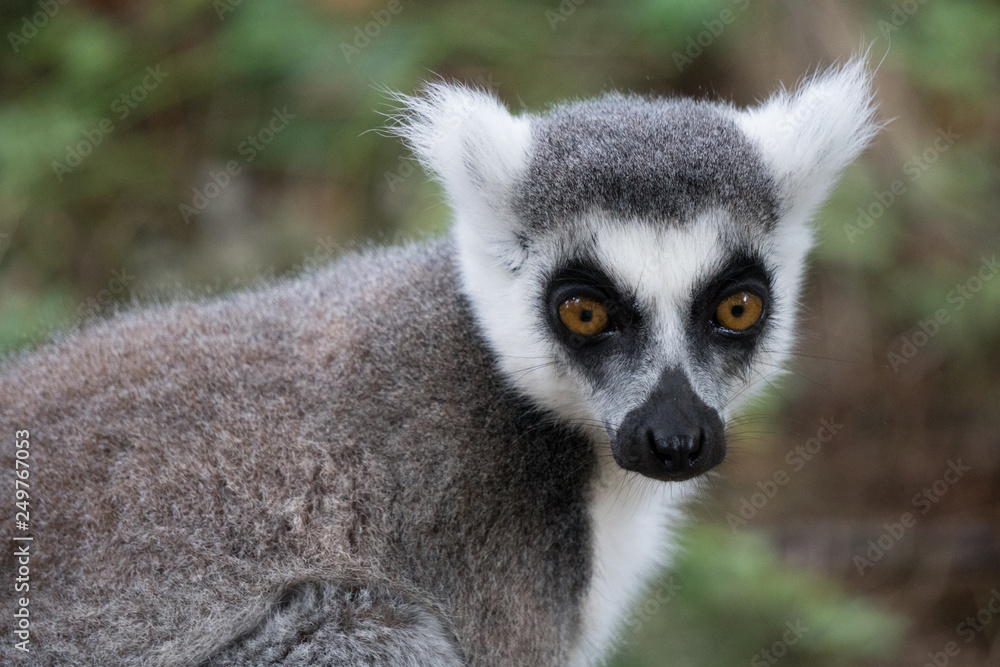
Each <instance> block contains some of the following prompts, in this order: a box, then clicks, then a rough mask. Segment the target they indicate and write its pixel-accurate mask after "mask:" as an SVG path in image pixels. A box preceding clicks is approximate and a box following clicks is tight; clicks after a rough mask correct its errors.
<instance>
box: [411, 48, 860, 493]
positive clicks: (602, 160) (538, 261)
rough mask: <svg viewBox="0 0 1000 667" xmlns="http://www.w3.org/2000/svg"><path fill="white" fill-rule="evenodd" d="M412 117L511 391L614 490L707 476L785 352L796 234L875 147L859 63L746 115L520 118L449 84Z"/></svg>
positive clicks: (643, 107) (581, 110)
mask: <svg viewBox="0 0 1000 667" xmlns="http://www.w3.org/2000/svg"><path fill="white" fill-rule="evenodd" d="M405 103H406V106H407V113H406V114H405V115H404V117H403V119H402V123H401V124H400V126H399V128H398V131H399V133H400V134H402V135H403V136H404V137H405V138H406V139H407V141H408V142H409V143H410V145H411V146H412V148H413V149H414V151H415V152H416V154H417V155H418V157H419V158H420V159H421V161H422V162H423V163H424V164H425V166H427V167H428V168H429V169H430V170H432V171H433V172H434V173H435V174H436V175H437V176H438V178H439V179H440V180H441V182H442V183H443V185H444V188H445V190H446V192H447V195H448V198H449V200H450V202H451V205H452V207H453V208H454V213H455V224H454V229H453V233H454V239H455V245H456V248H457V252H458V255H459V261H460V266H461V271H462V279H463V289H464V292H465V294H466V296H467V297H468V299H469V301H470V302H471V305H472V307H473V310H474V312H475V315H476V317H477V319H478V322H479V325H480V326H481V329H482V333H483V335H484V337H485V339H486V340H487V341H488V344H489V345H490V347H491V348H492V350H493V352H494V353H495V354H496V357H497V359H498V363H499V365H500V368H501V370H502V372H503V373H504V374H505V376H506V377H507V378H508V379H509V380H510V382H511V383H513V385H514V386H516V387H517V388H518V389H520V390H521V391H522V392H524V393H526V394H527V395H528V396H530V397H531V398H532V399H534V401H535V402H537V403H538V404H539V405H540V406H542V407H544V408H546V409H548V410H551V411H552V412H554V413H555V414H556V415H557V416H558V417H559V418H561V419H564V420H566V421H567V422H570V423H572V424H575V425H577V426H580V427H581V428H583V429H585V430H586V431H588V432H589V433H590V434H591V435H592V437H594V439H595V442H596V444H597V446H599V447H600V446H603V447H608V446H610V449H611V452H612V454H613V456H614V460H615V461H616V462H617V464H618V465H619V466H621V467H622V468H624V469H625V470H629V471H634V472H638V473H641V474H643V475H646V476H648V477H652V478H655V479H660V480H670V481H680V480H686V479H690V478H692V477H695V476H697V475H699V474H701V473H704V472H706V471H707V470H709V469H711V468H713V467H714V466H716V465H717V464H718V463H720V462H721V461H722V460H723V458H724V456H725V449H726V446H725V435H724V426H725V424H726V421H727V419H728V417H729V416H730V415H731V414H732V413H733V412H734V411H735V410H736V409H737V408H738V407H739V406H740V405H741V404H742V403H743V402H744V401H745V400H746V399H747V398H748V397H750V396H751V395H752V394H753V393H754V391H755V390H756V389H757V388H759V386H760V385H762V384H763V383H764V382H766V380H767V379H768V378H769V377H770V376H772V375H774V374H775V373H776V372H777V371H779V369H780V368H781V366H782V363H783V362H784V360H785V358H786V356H787V355H788V353H789V351H790V349H791V347H792V344H793V325H794V319H795V309H796V305H797V300H798V297H799V289H800V282H801V278H802V273H803V265H804V261H805V258H806V254H807V252H808V250H809V248H810V245H811V241H812V234H811V229H810V226H809V219H810V217H811V216H812V214H813V213H814V211H815V210H816V208H817V207H818V206H819V205H820V204H821V203H822V201H823V199H824V198H825V197H826V195H827V193H828V192H829V190H830V188H831V186H832V185H833V183H834V182H835V180H836V177H837V175H838V173H839V172H840V171H841V169H842V168H843V167H844V166H845V165H846V164H847V163H849V162H850V161H851V160H853V159H854V158H855V157H856V156H857V155H858V153H859V152H860V151H861V150H862V149H863V148H864V146H865V145H866V144H867V143H868V141H869V140H870V139H871V137H872V135H873V134H874V133H875V131H876V125H875V123H874V121H873V104H872V98H871V84H870V78H869V74H868V72H867V71H866V69H865V65H864V63H863V62H862V61H854V62H851V63H849V64H848V65H846V66H844V67H842V68H839V69H834V70H830V71H828V72H826V73H824V74H821V75H818V76H816V77H814V78H812V79H811V80H809V81H807V82H806V83H805V84H803V85H802V86H801V88H800V89H799V90H798V91H797V92H795V93H792V94H789V93H785V92H782V93H780V94H778V95H776V96H774V97H773V98H771V99H770V100H768V101H767V102H765V103H764V104H762V105H761V106H758V107H756V108H752V109H747V110H738V109H736V108H734V107H732V106H730V105H727V104H721V103H710V102H702V101H691V100H686V99H649V98H644V97H636V96H625V95H619V94H610V95H606V96H604V97H601V98H599V99H596V100H592V101H583V102H573V103H568V104H564V105H559V106H555V107H553V108H552V109H550V110H549V111H548V112H547V113H543V114H538V115H535V114H523V115H517V116H515V115H511V114H510V113H509V112H508V111H507V109H506V108H504V106H503V105H502V104H501V103H499V102H498V101H497V100H496V98H494V97H493V96H491V95H489V94H487V93H485V92H481V91H474V90H470V89H467V88H463V87H459V86H451V85H446V84H434V85H431V86H429V88H428V90H427V91H426V94H425V95H423V96H421V97H416V98H405Z"/></svg>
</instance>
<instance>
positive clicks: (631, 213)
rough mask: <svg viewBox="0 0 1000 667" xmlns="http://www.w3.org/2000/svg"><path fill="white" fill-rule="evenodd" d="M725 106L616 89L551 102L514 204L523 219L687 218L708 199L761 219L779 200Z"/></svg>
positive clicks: (539, 222) (536, 129)
mask: <svg viewBox="0 0 1000 667" xmlns="http://www.w3.org/2000/svg"><path fill="white" fill-rule="evenodd" d="M728 111H729V110H728V109H727V108H726V107H721V106H720V105H719V104H717V103H709V102H695V101H692V100H685V99H678V100H662V99H647V98H641V97H636V96H623V95H620V94H611V95H607V96H605V97H602V98H600V99H597V100H593V101H585V102H577V103H575V104H569V105H564V106H558V107H556V108H555V109H553V110H552V112H551V113H549V114H547V115H545V116H542V117H540V118H538V119H537V120H536V121H535V122H534V123H533V125H532V129H533V137H532V138H533V146H532V155H531V161H530V163H529V164H528V167H527V170H526V172H525V174H524V176H523V177H522V178H521V181H520V182H519V183H517V184H516V185H515V186H514V191H515V195H514V202H515V203H514V206H515V209H516V210H517V211H518V213H519V214H520V215H521V217H522V219H524V220H525V221H526V222H527V223H528V224H529V225H531V226H544V225H546V224H550V223H552V222H553V221H557V220H559V221H564V222H565V221H571V220H572V219H573V218H574V216H579V215H581V214H583V213H586V212H587V211H590V210H593V209H600V210H604V211H609V212H611V213H613V214H614V215H616V216H621V217H622V218H646V219H657V220H665V221H687V220H690V219H692V218H693V217H694V216H695V215H696V214H697V213H700V212H702V211H704V210H706V209H709V208H712V207H721V208H725V209H727V210H729V211H731V212H732V213H733V214H734V215H735V216H738V217H740V218H741V219H744V220H746V221H748V222H751V223H757V224H761V225H764V226H767V225H770V224H771V223H772V222H773V221H774V219H775V218H776V217H777V211H778V206H779V204H778V200H777V195H776V193H775V184H774V183H773V180H772V175H771V174H770V173H769V172H768V170H767V169H766V167H765V166H764V164H763V162H762V160H761V156H760V153H759V152H758V151H757V150H756V149H755V148H754V146H753V145H752V143H751V142H750V141H749V140H748V139H747V137H746V135H745V134H744V133H743V132H742V131H741V130H740V128H739V126H738V125H737V124H736V122H735V121H734V119H733V115H732V113H728Z"/></svg>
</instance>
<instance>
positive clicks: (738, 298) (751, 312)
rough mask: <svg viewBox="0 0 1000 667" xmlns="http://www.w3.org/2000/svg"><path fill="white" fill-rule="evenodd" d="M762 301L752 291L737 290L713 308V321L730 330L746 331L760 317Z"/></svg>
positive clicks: (762, 310)
mask: <svg viewBox="0 0 1000 667" xmlns="http://www.w3.org/2000/svg"><path fill="white" fill-rule="evenodd" d="M763 312H764V301H763V300H762V299H761V298H760V297H759V296H757V295H756V294H754V293H752V292H737V293H736V294H731V295H729V296H727V297H726V298H725V299H723V300H722V301H721V302H720V303H719V306H718V307H717V308H716V309H715V321H716V322H718V324H719V326H721V327H723V328H726V329H729V330H730V331H746V330H747V329H749V328H750V327H752V326H753V325H754V324H756V323H757V320H759V319H760V316H761V314H762V313H763Z"/></svg>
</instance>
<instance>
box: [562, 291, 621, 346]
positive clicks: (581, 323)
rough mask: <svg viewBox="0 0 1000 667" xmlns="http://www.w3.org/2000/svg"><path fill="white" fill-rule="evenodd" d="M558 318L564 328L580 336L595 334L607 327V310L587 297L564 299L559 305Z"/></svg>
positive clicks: (608, 319)
mask: <svg viewBox="0 0 1000 667" xmlns="http://www.w3.org/2000/svg"><path fill="white" fill-rule="evenodd" d="M559 319H560V320H562V323H563V324H564V325H566V328H567V329H569V330H570V331H572V332H573V333H575V334H580V335H581V336H596V335H597V334H599V333H601V332H602V331H604V330H605V329H607V328H608V323H609V321H610V317H609V316H608V310H607V308H605V307H604V305H603V304H601V303H600V302H598V301H595V300H594V299H589V298H587V297H582V296H578V297H573V298H571V299H566V300H565V301H563V302H562V303H561V304H560V305H559Z"/></svg>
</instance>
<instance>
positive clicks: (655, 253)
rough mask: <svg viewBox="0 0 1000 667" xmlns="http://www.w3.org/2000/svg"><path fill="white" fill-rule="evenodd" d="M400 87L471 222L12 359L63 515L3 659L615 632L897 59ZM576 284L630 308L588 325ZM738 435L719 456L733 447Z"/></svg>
mask: <svg viewBox="0 0 1000 667" xmlns="http://www.w3.org/2000/svg"><path fill="white" fill-rule="evenodd" d="M404 101H405V103H406V104H407V107H408V111H407V114H408V115H405V114H404V118H403V119H402V124H401V126H400V128H398V133H399V134H400V135H401V136H403V137H404V138H405V139H406V140H407V141H408V142H409V144H410V145H411V147H412V148H413V149H414V151H415V153H416V154H417V155H418V156H419V157H420V159H421V161H422V162H423V163H424V164H425V165H426V166H427V167H429V168H430V169H431V170H432V171H433V172H434V173H435V174H436V175H437V177H438V178H439V179H440V180H441V181H442V183H443V184H444V186H445V191H446V193H447V195H448V198H449V200H450V201H451V203H452V206H453V208H454V209H455V221H454V226H453V230H452V232H453V233H452V235H451V237H450V240H448V241H442V242H438V243H436V244H432V245H415V246H411V247H409V248H407V249H399V250H392V251H381V252H372V253H368V254H363V255H360V256H355V257H353V258H349V259H347V260H344V261H342V262H340V263H338V264H336V265H334V266H333V267H331V268H329V269H326V270H324V271H321V272H318V273H316V274H312V275H309V276H305V277H303V278H300V279H298V280H295V281H291V282H288V283H284V284H280V285H275V286H270V287H266V288H264V289H259V290H256V291H251V292H246V293H243V294H237V295H233V296H231V297H228V298H225V299H219V300H215V301H207V302H202V303H179V304H175V305H170V306H160V307H154V308H150V309H148V310H143V311H137V312H133V313H127V314H125V315H122V316H119V317H116V318H113V319H111V320H108V321H103V322H97V323H94V324H91V325H89V326H88V327H86V328H85V329H84V330H83V331H77V332H73V333H69V334H64V335H62V336H61V337H59V338H57V339H56V340H55V341H54V342H53V343H51V344H49V345H47V346H45V347H43V348H41V349H39V350H36V351H34V352H30V353H26V354H21V355H18V356H15V357H14V358H11V359H8V360H6V361H4V362H3V363H2V364H0V438H3V440H2V441H3V443H4V444H3V447H2V449H0V451H2V456H0V458H2V461H0V465H2V466H3V467H4V469H5V470H9V471H13V470H14V469H15V460H14V456H15V452H16V451H23V450H17V449H15V448H14V447H13V446H12V444H13V442H12V441H13V440H14V438H15V434H16V433H17V432H18V431H22V430H27V431H29V432H30V438H29V441H30V471H31V476H30V498H31V533H32V535H33V537H34V541H33V542H31V543H30V549H31V560H30V586H31V588H30V591H28V592H25V593H23V595H24V597H27V598H29V599H30V607H29V608H30V614H31V616H30V618H31V632H32V634H31V645H30V646H31V650H32V653H30V654H28V656H25V654H23V653H21V652H19V651H18V650H17V649H16V648H15V645H14V642H13V641H11V638H12V636H13V630H14V627H13V623H14V618H13V610H12V609H11V607H12V606H13V605H8V604H5V605H4V609H3V611H2V613H0V638H2V639H3V641H0V662H3V663H4V664H17V663H18V662H21V661H22V659H23V658H25V657H28V659H29V662H30V663H31V664H41V665H127V666H138V665H144V666H150V667H152V666H166V665H185V666H187V665H190V666H203V667H223V666H226V667H229V666H232V667H235V666H236V665H250V664H253V665H284V666H286V667H292V666H305V665H355V664H364V665H404V666H416V665H425V666H432V665H434V666H438V665H442V666H449V665H470V666H476V665H502V666H507V665H530V666H536V665H565V664H569V663H571V664H573V665H592V664H596V663H599V662H600V661H601V660H602V659H603V657H604V656H605V655H606V653H607V651H608V650H609V649H610V647H611V645H612V638H613V635H614V632H615V629H616V627H618V625H620V623H621V621H622V619H623V618H624V617H625V616H626V614H627V612H628V609H629V606H630V605H631V604H633V603H634V601H635V600H636V598H637V596H638V594H639V593H640V592H641V590H642V587H643V586H644V585H645V583H646V582H648V581H649V580H650V578H651V577H652V576H654V575H655V573H656V571H657V570H658V568H659V567H660V566H661V565H662V564H663V563H664V561H665V558H666V554H668V553H669V552H670V551H671V549H670V545H671V535H670V529H671V525H668V524H673V523H676V520H677V517H678V511H679V509H678V508H679V505H680V503H681V502H683V499H684V498H686V497H688V496H689V495H690V493H691V492H693V490H694V489H695V488H696V487H695V486H694V485H695V484H696V482H695V481H693V478H692V477H683V478H682V477H681V476H678V475H675V474H674V473H676V472H677V470H676V469H674V470H669V469H668V468H666V467H665V466H668V465H674V463H672V462H675V461H676V460H681V461H685V460H686V461H687V462H688V463H690V462H691V461H696V462H697V461H701V462H704V461H709V455H708V454H706V453H705V449H703V448H701V445H699V447H697V448H695V447H694V446H693V444H687V445H685V444H684V442H688V443H694V442H695V439H694V438H695V436H697V437H698V442H699V443H700V442H702V441H703V440H704V439H705V437H706V436H705V435H704V429H702V430H701V431H698V430H696V429H694V427H690V426H689V425H685V424H681V426H677V427H676V428H675V427H674V426H673V425H672V424H673V423H674V422H673V421H670V420H674V421H676V422H677V423H680V422H681V421H683V420H688V421H692V420H693V419H694V418H692V417H691V416H690V414H688V412H686V411H687V410H689V408H688V407H685V406H692V405H694V406H700V407H697V410H698V411H699V412H697V415H709V416H710V417H711V419H713V420H714V421H712V422H711V423H712V424H715V423H719V424H723V423H724V422H725V419H727V418H728V416H729V414H730V413H731V412H732V411H733V410H735V409H736V408H737V406H738V405H739V404H741V402H743V401H745V400H746V398H747V397H748V396H749V395H750V394H752V393H753V392H752V390H753V389H755V388H756V387H760V386H763V385H764V384H765V383H767V382H768V378H769V377H771V376H773V375H774V374H775V373H776V372H777V371H778V370H779V369H780V367H781V364H782V362H783V361H784V359H785V358H786V357H787V352H788V350H790V349H791V346H792V333H791V332H792V329H793V325H794V306H795V303H796V301H797V299H798V294H799V284H800V281H801V275H802V272H803V268H804V262H805V256H806V252H807V251H808V248H809V245H810V239H811V234H810V232H809V229H808V226H807V225H808V221H809V218H810V217H811V215H812V214H813V212H814V211H815V209H816V207H817V206H818V205H819V204H820V202H821V201H822V200H823V198H824V197H825V196H826V193H827V192H828V191H829V188H830V187H831V184H832V183H833V181H834V180H835V178H836V175H837V173H839V171H840V169H842V168H843V166H844V165H846V164H847V163H848V162H849V161H850V160H852V159H853V158H854V157H855V156H856V155H857V154H858V153H859V152H860V151H861V149H862V148H863V147H864V145H865V144H866V143H867V142H868V140H869V139H870V138H871V136H872V135H873V134H874V132H875V130H876V129H877V128H876V125H875V124H874V121H873V119H872V118H873V106H872V101H871V94H870V85H869V77H868V75H867V74H866V73H865V70H864V65H863V63H862V62H860V61H858V62H855V63H852V64H849V65H847V66H846V67H844V68H842V69H839V70H833V71H831V72H830V73H829V74H827V75H823V76H819V77H817V78H816V79H815V80H813V81H811V82H809V83H808V84H807V85H805V86H804V87H803V88H802V90H801V91H800V92H799V93H796V94H794V95H786V94H779V95H777V96H775V97H774V98H772V99H771V100H770V101H769V102H768V103H766V104H765V105H763V106H761V107H759V108H757V109H752V110H748V111H737V110H736V109H734V108H732V107H729V106H727V105H709V104H706V103H694V102H686V101H669V102H664V101H660V102H656V101H649V100H644V99H641V98H632V97H622V96H618V95H610V96H607V97H605V98H602V99H599V100H596V101H593V102H588V103H575V104H570V105H566V106H563V107H556V108H555V109H553V110H552V111H551V112H550V113H549V114H547V115H538V116H535V115H523V116H519V117H514V116H512V115H511V114H510V113H509V112H508V111H507V110H506V109H505V108H503V106H502V105H501V104H500V103H499V102H498V101H497V100H496V99H495V98H493V97H491V96H489V95H487V94H485V93H482V92H477V91H471V90H468V89H463V88H461V87H453V86H447V85H436V86H431V87H430V88H429V89H428V91H427V94H426V95H425V96H424V97H423V98H409V99H407V100H404ZM748 271H749V272H750V273H747V272H748ZM569 289H572V290H575V291H573V292H572V294H570V293H569V292H567V293H566V294H565V295H564V294H563V292H562V291H561V290H569ZM748 290H749V292H748ZM755 290H756V291H755ZM751 292H752V293H753V294H751ZM731 293H732V294H731ZM556 295H561V296H559V299H556V298H555V297H556ZM580 295H582V296H583V297H585V298H586V299H588V300H589V301H588V303H590V304H591V305H589V306H588V307H587V310H586V311H585V312H586V313H587V317H588V318H589V317H590V316H591V315H592V314H593V313H592V312H591V311H593V310H594V309H595V308H596V311H595V312H598V313H600V312H601V311H602V310H604V311H606V314H608V317H610V318H611V319H614V320H615V323H614V326H613V327H610V328H607V330H604V331H602V332H600V333H599V334H594V335H593V336H591V338H590V339H587V338H586V337H583V338H580V337H576V338H574V337H573V336H570V335H569V333H568V332H569V331H571V327H570V322H569V321H567V320H566V319H560V318H561V317H562V315H561V314H560V313H562V312H563V311H562V307H563V306H567V304H569V305H572V304H573V303H576V302H575V301H573V298H574V297H579V296H580ZM732 295H736V296H740V295H743V296H745V297H746V298H750V296H754V295H755V296H754V298H757V299H758V301H759V302H760V303H761V304H763V303H764V300H766V302H767V303H766V305H764V306H761V308H764V309H766V316H762V315H761V313H762V312H764V311H762V310H758V313H757V315H756V316H755V317H759V322H758V323H759V324H760V326H758V327H756V328H754V327H750V328H748V329H745V330H741V331H740V332H736V331H721V330H720V327H721V325H720V323H719V322H717V321H716V320H715V319H714V317H715V315H713V312H716V308H717V307H719V308H721V307H722V306H721V304H722V303H723V301H722V299H723V297H726V296H732ZM741 298H742V297H741ZM594 299H598V300H601V301H602V302H603V305H602V303H598V302H596V301H594ZM594 303H597V305H596V306H594V305H593V304H594ZM741 308H742V307H741ZM732 312H733V313H737V312H742V310H741V309H740V310H739V311H737V309H736V308H735V307H734V309H733V311H732ZM615 313H617V315H616V314H615ZM626 315H627V316H626ZM582 317H583V316H582V315H581V320H580V322H589V321H590V319H582ZM755 321H756V320H755ZM560 322H562V323H560ZM587 335H590V334H587ZM581 336H582V334H581ZM662 378H666V379H668V380H669V382H668V381H667V380H664V379H662ZM664 383H665V384H664ZM679 397H682V398H684V402H678V398H679ZM697 415H696V416H697ZM633 417H634V419H632V421H629V419H631V418H633ZM681 418H683V420H682V419H681ZM698 419H702V417H698ZM705 419H708V417H705ZM643 420H645V421H643ZM664 423H667V424H670V426H669V428H670V429H674V430H659V431H654V430H652V429H654V427H655V428H657V429H660V428H661V425H662V424H664ZM692 423H694V422H693V421H692ZM706 423H708V422H706ZM629 424H638V426H636V427H635V428H632V427H631V426H629V427H628V428H625V426H623V425H629ZM570 425H572V428H571V426H570ZM696 425H697V424H696ZM640 427H643V428H647V429H648V430H646V431H642V430H641V429H640ZM662 428H667V427H662ZM713 428H714V427H713ZM630 429H631V430H630ZM677 429H685V430H677ZM719 429H720V431H721V426H720V427H719ZM653 436H655V438H654V437H653ZM681 436H683V437H684V438H687V440H683V441H682V440H681ZM671 438H672V439H671ZM713 438H715V439H714V440H713V442H712V443H710V446H711V447H712V448H713V449H712V453H713V455H714V454H718V455H719V456H718V457H716V458H711V460H710V463H709V464H703V463H697V465H702V466H703V467H702V468H698V469H697V474H702V473H703V472H707V470H708V467H705V466H707V465H710V466H714V465H717V464H718V463H719V462H721V460H722V459H721V456H722V455H723V454H724V441H723V440H722V437H721V432H720V434H719V436H718V437H717V438H716V437H715V436H714V435H713ZM671 443H673V444H671ZM677 443H680V444H677ZM668 445H669V446H672V447H675V451H674V453H680V454H683V455H684V456H686V457H687V459H683V458H682V459H676V458H671V457H673V453H671V451H670V450H669V448H668V447H667V446H668ZM708 446H709V445H706V446H705V447H706V448H707V447H708ZM681 447H686V448H687V449H683V451H682V450H681V449H680V448H681ZM623 452H624V454H623ZM657 452H659V453H657ZM664 452H665V453H664ZM661 456H662V457H663V459H662V460H661V459H659V458H656V457H661ZM698 457H700V458H698ZM636 461H638V463H636ZM685 465H687V464H685ZM691 465H692V466H694V465H695V464H694V463H692V464H691ZM629 466H631V467H629ZM690 469H694V468H693V467H692V468H690ZM664 470H667V472H663V471H664ZM636 472H638V473H640V474H635V473H636ZM665 479H671V480H674V481H669V482H668V481H664V480H665ZM9 481H10V482H12V481H13V480H12V479H10V478H9ZM666 485H670V486H666ZM13 492H14V485H13V484H12V483H5V484H4V485H3V486H2V489H0V500H2V506H3V507H5V508H7V510H6V511H5V512H4V513H3V516H2V517H0V525H2V526H3V529H4V534H5V535H10V534H13V533H14V528H15V526H14V524H13V522H14V510H13V508H14V507H15V499H14V498H13ZM13 552H14V549H13V548H11V547H9V546H8V547H7V548H5V549H4V550H3V551H2V555H0V571H2V573H3V574H2V576H3V578H4V580H5V581H7V582H11V581H12V580H13V577H14V573H15V572H16V571H17V568H18V567H19V563H18V562H16V559H15V558H14V556H13ZM5 601H6V598H5Z"/></svg>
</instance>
